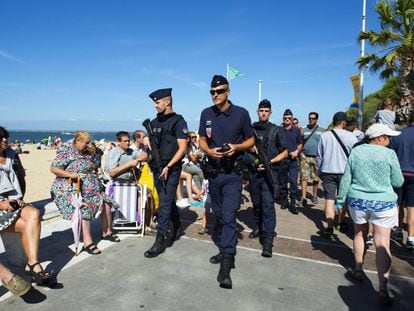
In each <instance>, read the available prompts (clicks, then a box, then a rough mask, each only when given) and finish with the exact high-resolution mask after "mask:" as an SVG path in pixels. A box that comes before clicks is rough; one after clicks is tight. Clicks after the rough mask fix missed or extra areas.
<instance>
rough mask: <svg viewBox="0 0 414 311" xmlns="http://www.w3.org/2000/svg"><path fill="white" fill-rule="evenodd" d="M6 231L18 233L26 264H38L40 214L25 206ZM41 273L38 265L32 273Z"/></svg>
mask: <svg viewBox="0 0 414 311" xmlns="http://www.w3.org/2000/svg"><path fill="white" fill-rule="evenodd" d="M7 230H8V231H12V232H19V233H21V235H22V246H23V249H24V252H25V254H26V256H27V263H28V264H29V265H33V264H35V263H37V262H39V254H38V252H39V240H40V212H39V210H38V209H37V208H35V207H33V206H31V205H27V206H25V207H24V208H23V209H22V212H21V213H20V217H19V218H18V219H17V220H16V222H15V223H14V224H13V225H12V226H10V227H9V228H7ZM40 271H42V267H41V266H40V265H36V266H35V267H34V272H40Z"/></svg>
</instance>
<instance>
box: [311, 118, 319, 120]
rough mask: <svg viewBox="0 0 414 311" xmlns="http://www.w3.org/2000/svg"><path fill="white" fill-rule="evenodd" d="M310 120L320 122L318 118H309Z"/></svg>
mask: <svg viewBox="0 0 414 311" xmlns="http://www.w3.org/2000/svg"><path fill="white" fill-rule="evenodd" d="M309 120H318V118H309Z"/></svg>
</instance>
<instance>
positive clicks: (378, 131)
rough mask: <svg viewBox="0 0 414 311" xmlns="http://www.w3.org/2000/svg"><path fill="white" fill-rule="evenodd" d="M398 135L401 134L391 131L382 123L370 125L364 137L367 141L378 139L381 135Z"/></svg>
mask: <svg viewBox="0 0 414 311" xmlns="http://www.w3.org/2000/svg"><path fill="white" fill-rule="evenodd" d="M400 134H401V132H397V131H393V130H392V129H390V128H389V127H388V126H386V125H385V124H382V123H375V124H373V125H371V126H370V127H369V128H368V129H367V131H366V132H365V136H367V137H368V138H369V139H372V138H375V137H379V136H381V135H387V136H398V135H400Z"/></svg>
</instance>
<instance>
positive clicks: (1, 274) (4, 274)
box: [0, 263, 13, 284]
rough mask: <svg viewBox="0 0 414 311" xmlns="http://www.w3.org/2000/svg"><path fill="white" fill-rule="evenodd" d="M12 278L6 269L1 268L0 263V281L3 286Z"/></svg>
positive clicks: (11, 274)
mask: <svg viewBox="0 0 414 311" xmlns="http://www.w3.org/2000/svg"><path fill="white" fill-rule="evenodd" d="M12 278H13V273H11V271H10V270H9V269H7V268H6V267H5V266H3V264H2V263H0V280H1V281H2V283H3V284H7V283H9V282H10V280H11V279H12Z"/></svg>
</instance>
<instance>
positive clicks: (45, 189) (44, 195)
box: [20, 144, 56, 203]
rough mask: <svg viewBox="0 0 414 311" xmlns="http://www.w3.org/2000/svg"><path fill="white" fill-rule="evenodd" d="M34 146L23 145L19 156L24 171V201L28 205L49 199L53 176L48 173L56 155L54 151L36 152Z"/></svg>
mask: <svg viewBox="0 0 414 311" xmlns="http://www.w3.org/2000/svg"><path fill="white" fill-rule="evenodd" d="M36 147H37V146H36V145H28V144H27V145H24V146H23V151H29V153H23V154H21V155H20V158H21V160H22V163H23V166H24V168H25V170H26V185H27V186H26V194H25V196H24V200H25V201H26V202H28V203H31V202H36V201H40V200H45V199H49V198H50V187H51V185H52V182H53V180H54V179H55V175H53V174H52V173H51V172H50V163H51V162H52V160H53V159H54V157H55V155H56V150H55V149H45V150H38V149H36Z"/></svg>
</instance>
